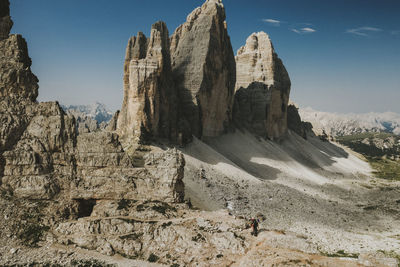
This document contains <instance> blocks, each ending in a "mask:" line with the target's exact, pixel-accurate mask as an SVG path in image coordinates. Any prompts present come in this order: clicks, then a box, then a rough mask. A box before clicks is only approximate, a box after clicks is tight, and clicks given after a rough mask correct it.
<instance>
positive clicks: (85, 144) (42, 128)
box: [0, 1, 184, 223]
mask: <svg viewBox="0 0 400 267" xmlns="http://www.w3.org/2000/svg"><path fill="white" fill-rule="evenodd" d="M3 2H4V1H1V2H0V3H1V6H3V5H4V6H7V7H8V1H6V2H4V3H3ZM3 10H4V9H1V11H2V12H3ZM2 15H3V14H2ZM168 42H169V39H168V32H167V31H166V28H165V25H164V24H163V23H156V24H155V25H153V29H152V37H151V38H150V40H149V48H148V50H147V55H148V57H149V58H150V57H154V60H153V61H151V62H153V65H154V64H155V65H156V66H159V67H160V72H163V71H164V67H163V60H164V58H166V59H165V61H166V62H167V64H166V65H167V66H169V65H170V63H169V61H168V53H169V49H168V48H169V46H168V45H167V43H168ZM165 43H166V44H165ZM163 47H165V48H167V49H162V48H163ZM0 54H1V57H0V60H1V61H0V67H1V81H0V82H1V83H0V86H1V87H0V88H1V91H0V121H1V124H0V191H1V192H2V193H4V194H11V195H12V196H14V197H16V198H19V199H26V200H56V199H57V200H60V199H61V200H62V201H60V202H55V203H60V204H59V205H64V206H68V205H69V204H71V205H75V206H76V205H78V204H77V203H78V202H80V201H83V200H84V201H88V200H90V199H102V198H106V199H122V198H124V199H135V200H139V199H146V200H154V201H165V202H169V203H172V202H181V201H183V192H184V191H183V183H182V176H183V166H184V159H183V157H182V155H181V154H180V153H179V152H177V151H176V150H168V151H157V152H153V151H151V150H148V151H146V152H143V151H145V150H143V149H141V150H140V151H136V150H134V149H133V150H132V151H130V152H129V154H128V153H127V152H125V151H124V150H123V148H122V145H121V143H120V142H119V136H118V135H117V134H116V133H112V132H108V131H98V132H93V133H80V134H79V133H78V131H77V128H76V124H75V119H74V118H73V116H71V115H67V114H66V113H65V112H64V111H63V109H62V108H61V106H60V105H59V104H58V102H45V103H37V102H36V97H37V95H38V84H37V82H38V80H37V78H36V76H35V75H34V74H33V73H32V72H31V70H30V65H31V59H30V58H29V55H28V51H27V45H26V42H25V40H24V39H23V38H22V37H21V36H20V35H11V36H9V37H8V38H6V39H4V40H1V41H0ZM164 54H165V55H164ZM155 59H158V60H159V61H157V60H155ZM145 63H146V62H145ZM166 69H167V71H168V67H166ZM149 75H150V76H151V77H152V78H153V81H155V82H156V84H157V85H158V84H160V85H165V83H166V80H167V81H168V77H166V78H165V77H161V78H160V77H157V76H153V75H152V74H149ZM154 93H155V94H159V92H154ZM165 93H168V91H165ZM146 94H147V95H149V94H150V92H146ZM161 96H162V94H161ZM146 101H147V100H146ZM161 102H162V101H161ZM162 103H164V102H162ZM146 108H148V106H146ZM151 108H152V109H153V110H154V109H155V108H154V106H151ZM166 113H167V112H166ZM152 114H155V113H152ZM155 117H156V115H154V117H153V118H149V119H148V120H147V121H145V122H143V125H142V126H143V127H145V129H148V128H146V127H150V126H151V124H150V123H149V122H151V120H150V119H154V118H155ZM159 120H160V121H161V122H163V117H162V116H160V119H159ZM146 123H149V124H146ZM112 124H113V125H111V126H110V128H115V124H116V123H115V119H114V122H113V123H112ZM160 125H163V124H162V123H161V124H160ZM112 130H114V129H112ZM162 130H164V129H162ZM154 191H157V194H151V193H152V192H154ZM68 203H69V204H68ZM74 203H75V204H74ZM54 205H57V204H54ZM69 214H70V216H74V213H73V212H69ZM75 215H76V214H75ZM53 223H54V222H53Z"/></svg>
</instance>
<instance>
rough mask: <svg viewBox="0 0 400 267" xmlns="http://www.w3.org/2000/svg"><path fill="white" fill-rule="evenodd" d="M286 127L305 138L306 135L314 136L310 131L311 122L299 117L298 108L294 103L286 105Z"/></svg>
mask: <svg viewBox="0 0 400 267" xmlns="http://www.w3.org/2000/svg"><path fill="white" fill-rule="evenodd" d="M287 119H288V128H289V129H290V130H292V131H294V132H295V133H297V134H298V135H300V136H301V137H303V138H304V139H307V136H314V132H313V131H312V128H313V126H312V124H311V123H309V122H304V121H302V120H301V118H300V114H299V109H298V108H297V107H296V106H295V104H293V103H292V104H289V106H288V115H287Z"/></svg>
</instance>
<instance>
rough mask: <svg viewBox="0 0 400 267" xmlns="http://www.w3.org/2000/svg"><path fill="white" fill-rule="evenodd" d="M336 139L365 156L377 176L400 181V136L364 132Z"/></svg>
mask: <svg viewBox="0 0 400 267" xmlns="http://www.w3.org/2000/svg"><path fill="white" fill-rule="evenodd" d="M388 140H391V141H390V142H391V143H390V142H389V141H388ZM336 141H337V142H339V143H341V144H342V145H345V146H347V147H349V148H350V149H352V150H354V151H356V152H358V153H360V154H362V155H363V156H365V158H366V159H367V160H368V162H369V164H370V165H371V168H373V169H374V170H375V171H374V172H373V174H374V175H375V176H376V177H377V178H382V179H387V180H396V181H400V161H399V160H398V159H399V157H400V136H398V135H395V134H391V133H362V134H354V135H348V136H339V137H337V138H336ZM388 142H389V143H390V145H388V144H389V143H388Z"/></svg>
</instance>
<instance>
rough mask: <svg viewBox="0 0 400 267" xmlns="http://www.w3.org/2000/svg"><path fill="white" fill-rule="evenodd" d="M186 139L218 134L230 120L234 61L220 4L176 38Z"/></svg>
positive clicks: (211, 3) (213, 2)
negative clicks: (192, 136)
mask: <svg viewBox="0 0 400 267" xmlns="http://www.w3.org/2000/svg"><path fill="white" fill-rule="evenodd" d="M171 57H172V71H173V75H174V80H175V82H176V85H177V88H178V94H179V101H180V110H179V113H180V114H181V115H182V116H181V118H180V120H179V126H180V132H182V134H183V136H184V137H183V138H184V139H190V136H191V135H192V134H194V135H195V136H197V137H202V136H205V137H207V136H218V135H220V134H222V133H223V132H224V131H225V130H226V129H227V127H228V126H229V123H230V121H231V113H232V102H233V95H234V86H235V60H234V55H233V51H232V46H231V42H230V38H229V36H228V32H227V25H226V22H225V9H224V6H223V4H222V2H221V0H207V1H206V3H204V4H203V5H202V6H201V7H199V8H197V9H195V10H194V11H193V12H192V13H191V14H190V15H189V16H188V17H187V21H186V22H185V23H184V24H182V25H181V26H179V27H178V28H177V29H176V30H175V32H174V34H173V35H172V37H171Z"/></svg>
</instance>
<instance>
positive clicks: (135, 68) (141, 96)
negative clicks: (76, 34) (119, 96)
mask: <svg viewBox="0 0 400 267" xmlns="http://www.w3.org/2000/svg"><path fill="white" fill-rule="evenodd" d="M117 131H118V133H119V134H120V135H121V136H122V137H124V138H131V139H133V140H137V141H143V140H148V139H150V138H151V137H162V138H169V139H172V140H174V139H176V89H175V86H174V84H173V81H172V75H171V63H170V54H169V34H168V29H167V26H166V25H165V23H164V22H157V23H155V24H153V26H152V28H151V36H150V38H149V39H147V38H146V37H145V36H144V34H143V33H141V32H139V33H138V35H137V36H134V37H131V39H130V40H129V42H128V46H127V48H126V56H125V65H124V100H123V104H122V109H121V112H120V114H119V116H118V122H117Z"/></svg>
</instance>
